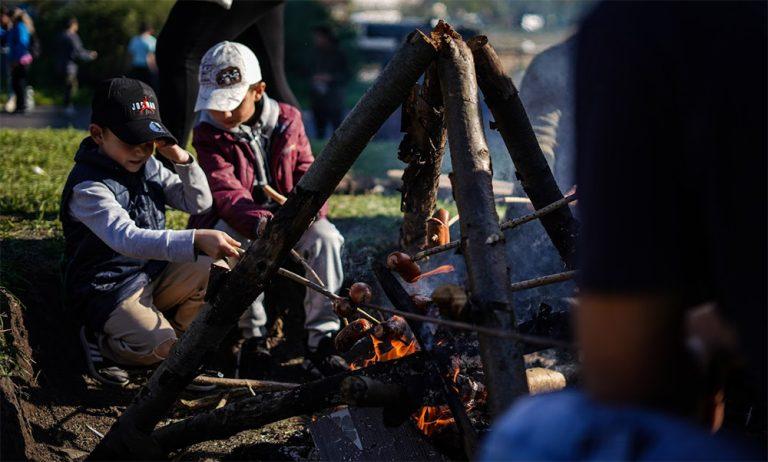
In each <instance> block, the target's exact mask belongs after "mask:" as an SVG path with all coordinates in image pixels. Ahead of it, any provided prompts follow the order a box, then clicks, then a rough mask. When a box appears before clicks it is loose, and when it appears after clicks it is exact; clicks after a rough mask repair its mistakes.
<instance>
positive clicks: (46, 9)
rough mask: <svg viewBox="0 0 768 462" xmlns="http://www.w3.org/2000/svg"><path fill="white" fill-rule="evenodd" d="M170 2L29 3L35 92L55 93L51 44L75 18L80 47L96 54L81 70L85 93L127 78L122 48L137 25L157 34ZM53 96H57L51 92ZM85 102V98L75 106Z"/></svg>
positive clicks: (47, 0) (54, 44) (53, 46)
mask: <svg viewBox="0 0 768 462" xmlns="http://www.w3.org/2000/svg"><path fill="white" fill-rule="evenodd" d="M173 3H174V0H152V1H146V0H89V1H87V2H86V1H69V2H65V3H64V2H61V1H56V0H32V1H27V2H24V4H25V5H26V6H28V7H29V10H30V13H31V14H32V15H33V17H34V18H35V20H36V26H37V33H38V37H39V39H40V43H41V45H42V53H41V55H40V58H39V59H37V60H36V62H35V66H34V67H33V68H32V72H33V75H34V78H35V82H37V85H38V86H40V85H41V86H44V87H49V88H56V85H57V83H56V82H55V80H54V79H55V73H54V64H55V60H56V56H55V54H56V47H57V40H58V36H59V34H61V31H62V30H63V29H64V28H65V27H66V23H67V20H69V18H71V17H76V18H77V19H78V22H79V23H80V31H79V34H80V37H81V38H82V40H83V43H86V44H88V47H89V48H91V49H94V50H96V51H97V52H98V53H99V59H98V60H96V61H94V62H92V63H89V64H88V65H85V66H83V67H82V68H81V72H80V81H81V83H82V84H83V87H85V88H87V87H88V86H89V85H90V84H92V83H93V82H97V81H100V80H102V79H105V78H109V77H115V76H120V75H122V74H125V73H127V72H128V63H129V60H128V52H127V49H126V48H127V45H128V42H129V41H130V39H131V37H132V36H134V35H136V33H137V31H138V30H139V27H140V25H141V24H142V23H147V24H150V25H152V26H153V27H154V28H155V29H157V30H159V29H160V28H161V27H162V25H163V23H164V22H165V19H166V17H167V16H168V12H169V11H170V9H171V7H172V6H173ZM56 93H58V91H56ZM89 99H90V95H89V92H87V91H85V92H83V94H81V101H86V100H89Z"/></svg>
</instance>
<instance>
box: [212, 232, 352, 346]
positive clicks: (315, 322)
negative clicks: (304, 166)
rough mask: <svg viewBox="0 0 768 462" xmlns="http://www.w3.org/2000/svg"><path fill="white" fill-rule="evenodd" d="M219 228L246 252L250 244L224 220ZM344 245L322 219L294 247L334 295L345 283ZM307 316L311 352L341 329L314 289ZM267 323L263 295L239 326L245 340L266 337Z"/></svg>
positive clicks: (307, 303) (306, 305) (308, 294)
mask: <svg viewBox="0 0 768 462" xmlns="http://www.w3.org/2000/svg"><path fill="white" fill-rule="evenodd" d="M216 229H218V230H220V231H224V232H226V233H227V234H229V235H230V236H232V237H233V238H234V239H237V241H239V242H240V244H241V246H242V248H244V249H245V248H247V247H248V245H250V243H251V241H250V240H249V239H247V238H246V237H244V236H243V235H242V234H240V233H239V232H237V231H236V230H235V229H234V228H232V227H231V226H229V224H227V222H225V221H224V220H219V221H218V222H217V223H216ZM343 245H344V237H343V236H342V235H341V233H339V231H338V230H337V229H336V227H335V226H334V225H333V224H332V223H331V222H330V221H328V220H327V219H325V218H323V219H320V220H317V221H315V222H314V223H312V225H311V226H310V227H309V229H307V231H306V232H305V233H304V235H303V236H302V237H301V239H300V240H299V242H298V243H297V244H296V247H295V249H296V251H297V252H299V254H300V255H301V256H302V257H303V258H304V259H305V260H306V261H307V263H309V265H310V266H311V267H312V269H314V270H315V272H316V273H317V275H318V276H320V279H322V280H323V282H325V287H326V289H328V290H330V291H331V292H334V293H335V292H336V291H337V290H339V288H341V284H342V283H343V282H344V270H343V268H342V265H341V249H342V247H343ZM304 314H305V321H304V328H305V329H306V330H307V345H308V346H309V348H310V349H314V348H316V347H317V345H318V343H320V340H322V339H323V337H329V336H331V334H333V333H334V332H336V331H337V330H339V317H338V316H336V313H334V312H333V307H332V306H331V302H330V301H329V300H328V299H327V298H326V297H325V296H323V295H321V294H318V293H317V292H315V291H313V290H309V289H307V291H306V294H305V296H304ZM266 324H267V313H266V310H265V308H264V293H262V294H260V295H259V296H258V297H257V298H256V300H254V302H253V303H252V304H251V306H249V307H248V309H246V310H245V312H244V313H243V315H242V316H241V317H240V321H239V322H238V327H239V328H240V331H241V332H242V335H243V337H245V338H252V337H264V336H265V335H266V329H265V326H266Z"/></svg>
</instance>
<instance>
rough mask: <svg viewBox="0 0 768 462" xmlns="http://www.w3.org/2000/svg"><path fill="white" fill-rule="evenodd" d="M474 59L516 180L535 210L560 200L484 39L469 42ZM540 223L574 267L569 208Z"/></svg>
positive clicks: (512, 87)
mask: <svg viewBox="0 0 768 462" xmlns="http://www.w3.org/2000/svg"><path fill="white" fill-rule="evenodd" d="M467 43H468V45H469V47H470V48H471V49H472V54H473V55H474V59H475V70H476V72H477V81H478V83H479V84H480V89H481V90H482V91H483V96H484V98H485V102H486V104H487V105H488V108H489V109H490V110H491V114H493V118H494V119H495V123H494V124H493V125H492V126H494V125H495V127H496V128H497V129H498V130H499V134H501V137H502V139H503V140H504V144H505V145H506V146H507V150H508V151H509V155H510V156H511V157H512V162H513V163H514V164H515V171H516V173H515V174H516V175H517V178H518V179H519V180H520V183H521V184H522V186H523V189H524V190H525V193H526V194H527V195H528V198H529V199H530V200H531V203H532V204H533V207H534V208H535V209H537V210H538V209H540V208H542V207H545V206H547V205H549V204H551V203H553V202H555V201H557V200H559V199H562V198H563V194H562V192H561V191H560V188H559V187H558V186H557V183H556V182H555V177H554V176H553V175H552V170H550V169H549V165H548V164H547V160H546V159H545V158H544V154H543V153H542V152H541V147H540V146H539V142H538V140H537V139H536V134H535V133H534V132H533V128H532V127H531V122H530V121H529V120H528V115H527V114H526V112H525V108H524V107H523V103H522V101H520V97H519V95H518V92H517V88H515V85H514V84H513V83H512V79H511V78H509V76H507V75H506V74H505V73H504V68H503V67H502V65H501V60H500V59H499V57H498V56H497V55H496V52H495V51H494V49H493V47H491V45H490V44H489V43H488V38H487V37H485V36H482V35H480V36H477V37H473V38H472V39H470V40H469V41H468V42H467ZM541 224H542V225H543V226H544V229H545V230H546V232H547V235H549V238H550V239H551V240H552V244H554V246H555V248H556V249H557V251H558V253H560V257H561V258H562V260H563V262H564V263H565V266H566V268H568V269H574V268H575V264H576V262H575V256H576V236H577V234H578V230H579V225H578V222H577V221H576V219H575V218H574V217H573V214H572V213H571V210H570V209H569V208H568V207H563V208H560V209H558V210H556V211H555V212H553V213H551V214H549V215H546V216H543V217H541Z"/></svg>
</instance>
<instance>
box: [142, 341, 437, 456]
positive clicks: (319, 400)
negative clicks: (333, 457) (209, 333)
mask: <svg viewBox="0 0 768 462" xmlns="http://www.w3.org/2000/svg"><path fill="white" fill-rule="evenodd" d="M433 367H434V366H432V365H431V364H430V363H429V362H428V361H425V359H424V355H423V354H421V353H415V354H412V355H409V356H406V357H404V358H400V359H396V360H393V361H386V362H380V363H376V364H374V365H372V366H370V367H366V368H364V369H359V370H356V371H350V372H346V373H343V374H337V375H334V376H331V377H326V378H324V379H320V380H316V381H314V382H310V383H307V384H304V385H301V386H299V387H296V388H294V389H291V390H286V391H278V392H268V393H260V394H259V395H257V396H253V397H250V398H246V399H243V400H240V401H235V402H232V403H229V404H227V405H226V406H224V407H222V408H219V409H215V410H213V411H209V412H205V413H201V414H198V415H195V416H193V417H190V418H187V419H184V420H182V421H179V422H175V423H172V424H169V425H166V426H164V427H161V428H158V429H157V430H155V431H154V432H153V433H152V442H153V444H154V445H155V446H156V447H158V448H160V451H161V452H162V454H163V455H165V454H167V453H169V452H171V451H173V450H175V449H179V448H184V447H187V446H190V445H193V444H196V443H199V442H202V441H209V440H217V439H225V438H229V437H230V436H233V435H235V434H237V433H240V432H241V431H244V430H250V429H255V428H260V427H263V426H264V425H267V424H270V423H273V422H278V421H280V420H283V419H287V418H289V417H294V416H299V415H309V414H312V413H314V412H319V411H322V410H323V409H326V408H330V407H335V406H338V405H342V404H352V402H357V401H355V400H356V399H359V398H360V396H357V395H355V394H354V393H349V390H347V387H346V385H345V386H342V385H343V384H344V383H345V380H348V379H349V378H351V377H365V378H367V379H370V382H367V383H380V384H382V385H380V386H381V387H384V388H385V389H387V392H388V393H391V392H392V390H393V389H395V390H398V392H399V393H400V396H407V398H408V401H409V402H410V403H411V405H412V406H414V407H418V406H424V405H433V404H439V403H442V399H441V396H440V395H439V393H437V392H435V391H434V390H438V388H437V387H436V386H435V384H433V383H430V382H428V380H429V378H430V376H433V375H434V374H430V372H429V371H430V370H431V369H432V368H433ZM384 384H388V385H390V387H386V386H385V385H384ZM379 393H381V392H380V391H379ZM350 394H351V395H353V396H350ZM345 395H346V396H345ZM345 398H346V399H349V400H350V401H351V402H350V403H348V402H347V401H346V399H345ZM361 404H366V403H361ZM370 404H374V405H378V404H380V403H378V402H374V403H370ZM411 412H413V410H412V411H411Z"/></svg>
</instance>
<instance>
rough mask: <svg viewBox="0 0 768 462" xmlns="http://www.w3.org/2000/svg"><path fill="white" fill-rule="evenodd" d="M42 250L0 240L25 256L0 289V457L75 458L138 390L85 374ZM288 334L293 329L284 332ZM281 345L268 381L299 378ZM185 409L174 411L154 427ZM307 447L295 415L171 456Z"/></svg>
mask: <svg viewBox="0 0 768 462" xmlns="http://www.w3.org/2000/svg"><path fill="white" fill-rule="evenodd" d="M48 245H49V243H47V242H46V241H45V240H27V241H21V242H20V241H17V242H15V243H14V244H13V245H8V243H7V242H5V243H3V248H2V252H3V258H12V259H13V260H15V261H17V262H18V261H19V259H17V258H14V257H16V254H18V253H22V254H23V255H25V259H24V260H23V261H25V262H26V263H25V264H24V267H21V268H18V267H17V268H15V271H16V274H15V275H14V276H15V277H17V278H21V279H25V280H26V281H28V282H29V284H27V285H26V286H27V288H26V289H25V290H23V291H20V292H19V293H18V294H11V293H10V292H8V291H7V290H5V289H2V288H0V302H1V305H0V309H1V310H2V316H3V317H2V323H3V332H2V335H3V337H4V340H5V341H6V345H7V347H8V348H7V350H8V351H9V352H11V354H12V356H13V357H12V358H10V362H11V364H12V366H11V367H14V368H15V370H14V371H13V374H12V376H11V377H2V378H1V379H0V390H2V393H1V394H2V398H3V402H2V405H3V406H2V411H3V416H2V419H3V432H2V438H3V441H2V447H3V456H4V457H3V459H4V460H24V459H26V460H46V461H48V460H53V461H57V460H79V459H82V458H83V457H84V456H85V455H86V454H87V453H88V452H90V450H91V449H93V448H94V446H95V445H96V443H97V442H98V440H99V436H97V434H96V432H100V433H102V434H103V433H106V432H107V430H108V429H109V428H110V426H111V425H112V424H113V423H114V422H115V420H116V418H117V417H118V416H119V415H120V413H121V412H122V411H123V410H124V409H125V408H126V406H128V404H129V403H130V401H131V399H132V398H133V396H134V394H135V393H136V391H137V390H138V385H133V384H132V385H130V386H128V387H126V388H124V389H113V388H104V387H101V386H100V385H99V384H97V383H96V382H95V381H93V380H92V379H90V378H89V377H87V375H85V374H84V370H85V369H84V361H83V357H82V354H81V351H80V349H79V348H80V345H79V344H78V343H77V342H76V341H73V339H76V338H77V329H78V326H77V324H76V322H74V320H73V319H71V318H70V317H68V316H67V315H66V313H65V312H64V311H63V309H62V306H61V303H60V302H59V290H60V289H59V281H58V278H59V273H58V271H57V269H56V267H55V265H50V264H40V263H39V262H38V261H36V259H37V258H40V259H45V258H46V254H47V252H46V246H48ZM27 265H28V266H27ZM22 286H24V285H23V284H22ZM17 296H18V298H17ZM299 326H300V324H299ZM294 331H295V329H294ZM290 334H294V335H295V332H291V330H290V329H288V332H287V335H290ZM296 343H298V342H290V343H289V342H284V345H288V344H294V345H295V344H296ZM284 345H281V346H280V347H277V348H275V352H276V354H277V355H278V359H279V360H282V361H283V362H284V363H285V367H283V368H281V369H280V371H278V373H277V375H275V376H274V377H273V379H274V380H283V381H297V380H301V379H302V371H301V366H300V365H301V356H300V354H301V351H300V350H297V349H296V348H287V347H286V346H284ZM200 396H202V395H194V394H186V395H185V396H183V397H182V398H187V399H192V398H197V397H200ZM185 412H186V411H185V410H184V409H182V408H178V409H176V411H175V413H174V415H173V416H171V419H169V420H167V421H165V422H162V423H161V425H162V424H165V423H167V422H169V421H171V420H172V419H178V418H182V417H184V416H185ZM313 450H314V444H313V443H312V440H311V437H310V435H309V432H308V430H307V426H306V419H304V418H294V419H289V420H285V421H282V422H278V423H275V424H273V425H269V426H266V427H264V428H261V429H259V430H254V431H246V432H243V433H241V434H239V435H236V436H235V437H232V438H230V439H229V440H226V441H213V442H207V443H203V444H198V445H195V446H193V447H191V448H188V450H186V451H185V452H183V453H181V454H176V455H175V457H174V459H175V460H210V459H214V460H243V459H260V460H305V459H308V458H309V459H311V458H312V457H313Z"/></svg>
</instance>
